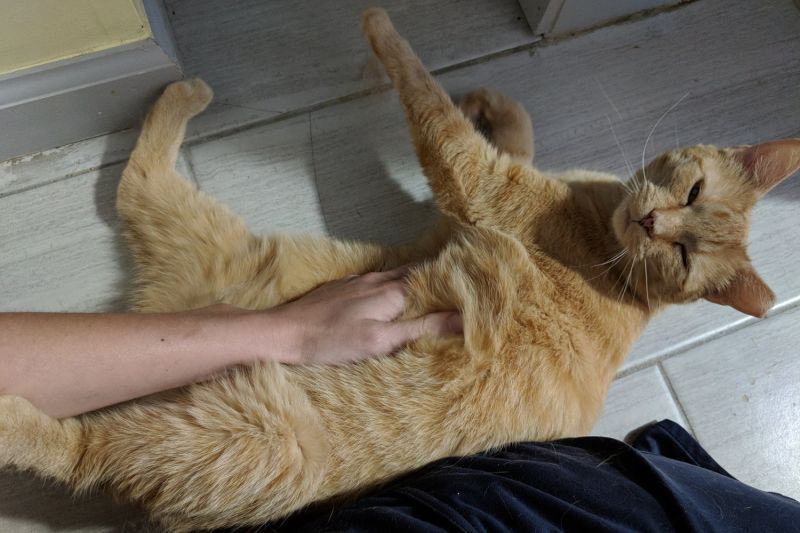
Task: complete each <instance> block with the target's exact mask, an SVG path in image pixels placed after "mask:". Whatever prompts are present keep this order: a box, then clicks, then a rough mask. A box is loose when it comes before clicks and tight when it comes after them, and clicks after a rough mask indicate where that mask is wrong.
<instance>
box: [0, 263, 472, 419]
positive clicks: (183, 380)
mask: <svg viewBox="0 0 800 533" xmlns="http://www.w3.org/2000/svg"><path fill="white" fill-rule="evenodd" d="M405 272H406V269H405V268H400V269H397V270H392V271H389V272H380V273H369V274H365V275H363V276H351V277H349V278H345V279H342V280H338V281H333V282H330V283H326V284H324V285H322V286H320V287H318V288H317V289H316V290H314V291H312V292H310V293H308V294H306V295H305V296H303V297H302V298H300V299H298V300H295V301H293V302H290V303H288V304H284V305H282V306H279V307H276V308H273V309H269V310H266V311H247V310H244V309H240V308H237V307H233V306H229V305H225V304H220V305H215V306H211V307H206V308H203V309H198V310H195V311H191V312H182V313H153V314H134V313H120V314H98V313H85V314H79V313H74V314H66V313H0V368H2V369H3V371H2V373H1V374H0V395H5V394H12V395H17V396H21V397H23V398H26V399H27V400H28V401H30V402H31V403H33V404H34V405H35V406H37V407H38V408H39V409H41V410H42V411H44V412H45V413H47V414H49V415H51V416H54V417H58V418H62V417H67V416H74V415H77V414H80V413H84V412H87V411H91V410H94V409H98V408H101V407H105V406H108V405H112V404H115V403H119V402H123V401H126V400H131V399H133V398H138V397H140V396H145V395H148V394H153V393H156V392H159V391H163V390H167V389H171V388H175V387H180V386H183V385H187V384H189V383H193V382H197V381H202V380H204V379H207V378H208V377H209V376H211V375H213V374H214V373H215V372H219V371H221V370H223V369H225V368H227V367H229V366H232V365H240V364H248V363H253V362H255V361H257V360H273V361H278V362H281V363H287V364H343V363H348V362H353V361H358V360H360V359H364V358H368V357H374V356H380V355H386V354H389V353H391V352H393V351H395V350H397V349H398V348H400V347H402V346H403V345H405V344H407V343H408V342H410V341H412V340H414V339H416V338H418V337H420V336H422V335H447V334H453V333H457V332H458V331H460V328H461V321H460V317H459V316H458V315H457V314H454V313H433V314H430V315H427V316H424V317H421V318H418V319H415V320H405V321H402V320H395V319H396V318H397V317H398V316H399V315H400V313H401V312H402V311H403V308H404V293H405V285H404V281H403V278H404V275H405Z"/></svg>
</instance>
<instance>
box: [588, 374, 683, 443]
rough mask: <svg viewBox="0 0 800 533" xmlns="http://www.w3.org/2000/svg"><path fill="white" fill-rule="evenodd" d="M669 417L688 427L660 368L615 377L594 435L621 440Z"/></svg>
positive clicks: (593, 432) (593, 431)
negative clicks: (634, 431)
mask: <svg viewBox="0 0 800 533" xmlns="http://www.w3.org/2000/svg"><path fill="white" fill-rule="evenodd" d="M665 418H669V419H670V420H673V421H674V422H677V423H679V424H681V425H682V426H683V427H687V424H686V421H685V420H684V419H683V415H682V414H681V413H680V410H679V409H678V406H677V405H676V404H675V402H674V401H673V399H672V396H671V395H670V392H669V388H668V387H667V384H666V382H665V381H664V378H663V377H662V376H661V373H660V371H659V370H658V368H657V367H655V366H651V367H649V368H645V369H643V370H639V371H638V372H635V373H633V374H631V375H629V376H625V377H622V378H618V379H615V380H614V382H613V383H612V384H611V390H610V391H609V392H608V398H606V403H605V406H604V408H603V414H602V415H601V417H600V419H599V420H598V421H597V424H595V427H594V429H593V430H592V433H591V434H592V435H601V436H604V437H612V438H615V439H619V440H622V439H624V438H625V435H627V434H628V433H630V432H631V431H633V430H634V429H637V428H639V427H641V426H643V425H645V424H647V423H649V422H654V421H659V420H663V419H665Z"/></svg>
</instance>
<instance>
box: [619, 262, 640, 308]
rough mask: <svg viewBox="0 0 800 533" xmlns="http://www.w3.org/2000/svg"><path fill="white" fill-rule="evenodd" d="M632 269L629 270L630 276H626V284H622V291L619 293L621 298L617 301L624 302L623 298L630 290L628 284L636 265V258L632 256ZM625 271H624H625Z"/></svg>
mask: <svg viewBox="0 0 800 533" xmlns="http://www.w3.org/2000/svg"><path fill="white" fill-rule="evenodd" d="M630 265H631V267H630V269H629V270H628V276H627V277H626V278H625V285H623V286H622V291H620V293H619V298H618V299H617V303H622V299H623V298H624V297H625V293H626V292H627V290H628V285H629V284H630V282H631V275H632V274H633V267H634V266H636V258H635V257H632V258H631V261H630ZM623 273H624V271H623Z"/></svg>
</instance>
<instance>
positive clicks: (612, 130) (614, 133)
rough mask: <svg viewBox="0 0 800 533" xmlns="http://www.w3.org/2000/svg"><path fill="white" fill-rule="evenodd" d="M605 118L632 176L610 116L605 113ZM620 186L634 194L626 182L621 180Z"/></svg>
mask: <svg viewBox="0 0 800 533" xmlns="http://www.w3.org/2000/svg"><path fill="white" fill-rule="evenodd" d="M609 102H610V100H609ZM612 105H613V104H612ZM615 109H616V108H615ZM617 114H619V112H617ZM606 120H607V121H608V126H609V127H610V128H611V135H612V136H613V137H614V142H616V143H617V148H619V153H620V155H622V160H623V161H624V162H625V167H626V168H627V169H628V176H633V167H631V164H630V163H629V162H628V158H627V157H626V156H625V150H623V148H622V144H621V143H620V142H619V137H618V136H617V132H616V131H615V130H614V123H613V122H611V117H609V116H608V114H606ZM622 186H623V187H625V190H627V191H628V193H630V194H631V195H632V194H634V190H633V189H632V188H631V187H630V186H629V185H628V183H627V182H625V181H623V182H622Z"/></svg>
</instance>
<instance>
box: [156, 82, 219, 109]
mask: <svg viewBox="0 0 800 533" xmlns="http://www.w3.org/2000/svg"><path fill="white" fill-rule="evenodd" d="M164 94H165V95H167V96H170V97H172V98H173V99H174V100H175V104H176V105H178V106H183V107H185V108H186V110H187V112H188V113H190V114H192V115H196V114H198V113H200V112H202V111H203V110H205V108H206V107H208V104H209V103H210V102H211V99H212V98H214V91H212V90H211V87H209V86H208V84H206V82H204V81H203V80H201V79H200V78H193V79H190V80H184V81H178V82H175V83H172V84H170V85H169V86H168V87H167V88H166V90H165V91H164Z"/></svg>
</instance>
